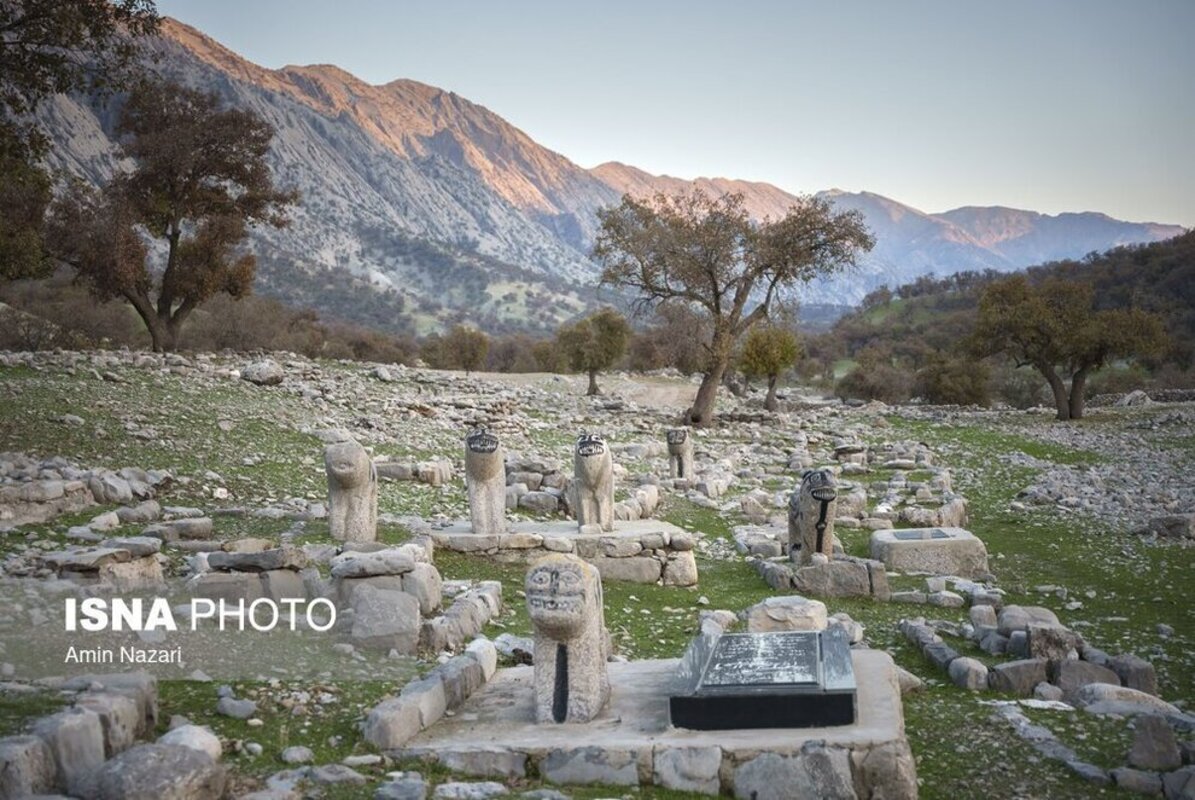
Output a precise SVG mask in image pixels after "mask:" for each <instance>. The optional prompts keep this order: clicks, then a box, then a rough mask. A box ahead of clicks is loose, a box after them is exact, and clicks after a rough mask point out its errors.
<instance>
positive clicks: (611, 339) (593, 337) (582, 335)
mask: <svg viewBox="0 0 1195 800" xmlns="http://www.w3.org/2000/svg"><path fill="white" fill-rule="evenodd" d="M630 338H631V326H630V325H629V324H628V323H627V321H626V318H625V317H623V316H622V314H619V313H618V312H617V311H615V310H614V309H613V308H603V309H602V310H600V311H598V312H597V313H595V314H591V315H590V316H588V317H585V318H584V319H582V320H579V321H577V322H575V323H573V324H572V325H566V326H564V327H562V328H561V329H560V331H559V332H558V333H557V334H556V341H557V343H558V344H559V345H560V348H561V350H563V351H564V354H565V357H566V358H567V359H568V362H569V366H571V367H572V368H573V369H575V370H581V371H584V372H586V373H588V374H589V389H588V391H587V394H590V395H594V394H599V393H600V390H599V389H598V384H597V374H598V373H599V372H601V371H603V370H607V369H610V367H612V366H614V364H615V363H617V361H618V359H620V358H622V356H623V353H625V352H626V349H627V342H629V341H630Z"/></svg>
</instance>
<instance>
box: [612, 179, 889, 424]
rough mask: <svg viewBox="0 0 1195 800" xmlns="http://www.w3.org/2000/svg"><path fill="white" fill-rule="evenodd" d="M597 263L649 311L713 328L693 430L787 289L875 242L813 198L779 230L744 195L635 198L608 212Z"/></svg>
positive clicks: (850, 218) (857, 220) (704, 420)
mask: <svg viewBox="0 0 1195 800" xmlns="http://www.w3.org/2000/svg"><path fill="white" fill-rule="evenodd" d="M598 219H599V221H600V223H601V229H600V232H599V234H598V237H597V240H596V243H595V245H594V251H593V252H594V256H595V257H596V258H597V259H598V260H599V261H601V263H602V265H603V272H602V281H603V282H604V283H606V284H610V285H614V286H620V287H624V288H628V289H631V290H633V291H634V292H636V294H637V295H638V298H637V302H638V303H639V304H640V305H643V306H657V305H659V304H662V303H674V302H681V303H685V304H688V305H691V306H692V307H695V308H699V309H701V310H702V311H704V312H705V313H706V314H707V315H708V316H709V318H710V321H711V328H712V334H711V340H710V341H709V342H707V343H705V345H706V352H707V355H708V358H707V360H706V366H705V373H704V377H703V380H702V383H701V387H700V388H699V389H698V392H697V397H696V399H695V400H694V402H693V407H692V408H691V409H689V412H688V414H687V417H688V421H689V422H691V423H693V424H696V425H703V424H708V423H709V421H710V419H711V418H712V415H713V408H714V400H715V398H716V394H717V389H718V385H719V384H720V383H721V381H722V375H723V373H724V372H725V371H726V367H727V364H728V363H729V361H730V358H731V356H732V355H733V351H734V347H735V343H736V342H737V340H738V338H739V337H740V336H742V335H743V334H744V333H746V331H747V330H749V329H750V328H751V326H752V325H754V324H756V323H757V322H760V321H761V320H764V319H767V318H768V314H769V311H770V309H771V307H772V304H773V302H774V301H775V300H776V299H777V297H778V296H779V294H781V293H782V292H783V290H784V289H786V288H791V287H794V286H795V285H797V284H798V283H801V282H805V281H810V280H812V279H814V278H815V277H818V276H822V275H828V274H831V273H833V272H836V271H838V270H840V269H843V268H845V267H847V266H849V265H851V264H853V263H854V260H855V257H856V255H857V253H858V252H859V251H860V250H867V249H870V248H871V247H872V245H873V244H874V239H873V238H872V237H871V234H870V233H869V232H868V230H867V228H866V226H865V225H864V224H863V219H862V216H861V215H860V214H859V213H858V212H855V211H835V210H834V208H833V207H832V206H831V204H830V203H829V201H827V200H824V199H821V198H814V197H805V198H801V200H800V201H799V202H798V203H797V204H796V205H794V206H793V207H792V208H791V209H789V211H788V213H787V214H786V215H785V216H784V217H782V218H781V219H778V220H763V221H761V222H753V221H752V220H751V219H750V218H749V217H748V215H747V212H746V210H745V209H744V207H743V196H742V195H741V194H726V195H722V196H721V197H711V196H710V195H708V194H706V193H704V192H701V191H695V192H693V193H691V194H678V195H674V196H668V195H664V194H658V195H656V196H655V198H653V199H651V200H638V199H635V198H633V197H631V196H630V195H626V196H624V197H623V199H622V203H621V204H620V205H618V206H614V207H611V208H606V209H603V210H601V211H599V212H598Z"/></svg>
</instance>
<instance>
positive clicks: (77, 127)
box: [43, 18, 1183, 330]
mask: <svg viewBox="0 0 1195 800" xmlns="http://www.w3.org/2000/svg"><path fill="white" fill-rule="evenodd" d="M150 49H151V50H152V51H153V52H154V53H156V54H157V56H158V57H159V58H158V64H157V66H156V68H157V69H158V70H159V71H161V72H162V73H163V74H165V75H166V76H167V77H170V78H172V79H175V80H179V81H180V82H182V83H184V84H186V85H190V86H193V87H196V88H200V89H204V90H206V91H215V92H216V93H217V94H219V95H220V96H221V98H222V99H223V100H224V101H225V102H227V103H229V104H232V105H236V106H239V107H245V108H249V109H251V110H253V111H254V112H256V113H258V114H259V115H260V116H262V117H263V118H264V119H265V120H266V121H267V122H269V123H270V124H271V125H273V126H274V128H275V130H276V137H275V142H274V146H273V148H272V152H271V155H270V160H271V167H272V168H273V170H274V173H275V175H276V176H277V179H278V182H279V183H280V184H283V185H294V186H296V187H297V188H298V189H299V190H300V193H301V195H302V201H301V204H300V206H299V207H297V208H296V209H295V211H294V213H293V214H292V216H293V217H294V224H292V226H291V227H290V228H288V229H286V230H284V231H274V230H264V231H255V232H254V235H253V246H254V248H255V249H256V250H257V252H258V254H259V261H261V262H262V270H261V284H262V288H263V289H264V290H266V291H267V292H269V291H275V292H279V291H281V290H282V289H283V288H284V284H286V282H287V281H288V275H289V276H292V277H293V275H294V274H295V271H303V272H305V273H308V274H310V275H324V277H322V278H319V279H318V280H315V281H314V282H312V284H311V285H318V283H319V281H324V283H325V285H327V281H335V280H336V276H337V275H338V274H342V273H346V272H347V273H348V274H350V275H352V276H355V277H356V278H358V279H362V280H363V281H364V282H365V283H367V284H369V285H372V286H374V287H375V289H376V290H377V291H381V292H383V293H390V294H393V295H394V296H395V297H396V298H399V300H397V301H396V308H401V309H405V311H403V313H408V314H413V315H414V316H415V317H416V318H417V319H416V323H415V324H416V328H417V329H420V330H430V329H433V328H436V327H442V326H443V325H446V324H450V323H452V322H454V321H459V320H460V319H473V320H475V321H478V322H480V323H484V324H487V325H496V326H499V327H501V326H507V327H525V328H536V327H538V328H541V329H547V328H550V327H552V326H554V325H555V324H558V322H559V321H562V320H563V319H567V318H569V317H570V316H573V315H575V314H576V313H578V312H579V311H581V310H583V309H584V308H587V307H592V306H593V305H595V304H596V303H597V302H599V301H601V300H603V299H605V300H609V299H610V298H609V297H605V298H600V297H599V296H598V295H597V294H596V292H597V289H596V283H597V276H598V273H599V267H598V265H596V264H595V263H594V262H593V261H592V259H591V258H590V256H589V250H590V247H591V246H592V242H593V238H594V237H595V236H596V233H597V210H598V209H599V208H601V207H603V206H608V205H612V204H615V203H617V202H618V201H619V199H620V198H621V196H622V195H623V193H624V192H631V193H634V194H654V193H655V191H667V192H676V191H691V190H693V189H695V188H696V189H701V190H703V191H707V192H714V193H723V192H729V191H739V192H742V193H743V194H744V198H745V203H746V206H747V209H748V212H749V213H751V214H752V216H753V217H756V218H759V219H762V218H765V217H773V218H776V217H779V216H782V215H783V214H784V213H785V211H786V210H787V209H788V207H789V206H790V205H792V204H793V203H794V202H797V201H798V200H799V196H798V195H795V194H792V193H789V192H787V191H785V190H783V189H781V188H779V187H777V186H775V185H773V184H770V183H766V182H761V181H744V180H736V179H732V178H718V177H713V178H698V179H695V180H687V179H682V178H674V177H669V176H656V175H651V174H650V173H647V172H645V171H644V170H641V169H639V168H637V167H634V166H632V165H628V164H624V163H620V162H617V161H609V162H605V163H603V164H599V165H597V166H595V167H593V168H590V169H585V168H583V167H581V166H579V165H577V164H576V163H574V162H573V161H571V160H570V159H568V158H567V157H566V156H564V155H562V154H560V153H557V152H555V151H553V150H550V149H549V148H546V147H544V146H542V145H540V144H538V143H537V142H536V141H535V140H534V138H532V137H531V136H530V135H529V134H527V133H526V132H525V131H523V130H521V129H519V128H518V127H516V126H514V125H513V124H511V123H510V122H508V121H507V120H505V119H504V118H503V117H501V116H500V115H499V114H497V113H495V112H493V111H491V110H490V109H488V108H486V107H485V106H482V105H480V104H477V103H474V102H472V101H470V100H469V99H467V98H465V97H462V96H461V95H458V94H456V93H454V92H449V91H446V90H443V89H440V88H438V87H435V86H432V85H430V84H426V83H421V82H419V81H413V80H409V79H405V78H398V79H395V80H393V81H389V82H387V83H385V84H380V85H373V84H369V83H366V82H365V81H362V80H361V79H359V78H357V77H356V76H354V75H352V74H351V73H349V72H347V71H346V70H344V69H342V68H340V67H338V66H336V65H331V64H322V65H319V64H317V65H305V66H304V65H288V66H285V67H282V68H280V69H271V68H267V67H263V66H260V65H257V64H254V63H253V62H251V61H249V60H247V59H245V58H243V57H241V56H240V55H238V54H237V53H235V52H233V51H232V50H231V49H229V48H227V47H225V46H224V45H223V44H221V43H219V42H218V41H216V40H215V39H213V38H211V37H209V36H207V35H206V34H204V33H202V32H201V31H198V30H196V29H195V28H192V27H190V26H187V25H185V24H183V23H181V22H178V21H177V20H173V19H169V18H167V19H165V20H164V22H163V27H162V36H161V37H159V38H158V39H156V40H155V41H154V42H152V43H151V45H150ZM112 117H113V115H112V113H111V112H110V111H108V110H106V109H105V108H104V107H102V106H101V105H99V104H97V103H95V102H90V101H89V100H88V99H87V98H66V97H61V96H60V97H59V98H57V99H56V100H55V102H54V103H51V104H49V106H48V108H47V110H46V111H45V112H43V122H45V123H46V125H47V127H48V129H49V130H50V131H51V134H52V137H51V138H52V139H53V141H54V144H55V150H54V155H53V159H52V160H53V161H54V163H55V165H56V166H61V167H64V168H66V169H69V170H70V171H72V172H75V173H78V174H81V175H84V176H85V177H87V178H88V179H90V180H93V181H97V182H98V181H101V180H103V179H104V178H105V177H106V176H107V175H108V174H110V173H111V172H112V170H113V169H115V168H116V167H117V166H119V164H120V161H119V154H118V152H117V150H116V147H115V142H114V138H113V130H112V127H113V126H112V122H113V119H112ZM818 194H819V196H823V197H827V198H829V199H831V200H832V202H834V203H835V205H836V206H837V207H839V208H854V209H857V210H859V211H860V212H861V213H862V214H863V215H864V217H865V220H866V221H867V223H868V224H869V225H870V226H872V228H873V230H874V231H875V233H876V236H877V246H876V248H875V249H874V250H873V251H872V252H871V253H869V254H866V255H865V256H864V257H863V258H862V259H861V260H860V264H859V267H858V268H857V269H855V270H853V271H851V272H849V273H847V274H844V275H840V276H836V277H835V278H833V279H832V280H828V281H824V282H818V283H817V284H813V285H810V286H808V287H804V288H803V289H802V290H801V292H800V297H801V299H802V300H803V301H805V302H807V303H832V304H841V305H850V304H853V303H855V302H857V301H858V300H860V299H861V298H862V297H863V296H864V295H865V294H866V293H867V292H869V291H871V290H872V289H874V288H876V287H877V286H879V285H881V284H885V283H886V284H888V285H892V286H894V285H897V284H900V283H906V282H908V280H910V279H913V278H915V277H917V276H918V275H920V274H925V273H927V272H936V273H939V274H948V273H949V272H954V271H959V270H966V269H987V268H992V269H1000V270H1009V269H1014V268H1017V267H1020V266H1028V265H1030V264H1031V263H1037V261H1033V260H1032V259H1034V258H1038V257H1039V256H1053V255H1054V254H1059V253H1061V254H1063V255H1064V256H1082V255H1084V254H1085V253H1087V252H1089V251H1091V250H1103V249H1107V247H1109V246H1112V245H1114V244H1119V243H1129V242H1137V241H1154V240H1157V239H1159V238H1166V237H1167V236H1169V235H1176V234H1177V233H1181V232H1182V230H1183V229H1182V228H1180V227H1178V226H1165V225H1156V224H1149V225H1142V224H1139V223H1126V222H1121V221H1119V220H1113V219H1112V218H1110V217H1107V216H1106V215H1103V217H1102V219H1097V218H1096V217H1094V216H1090V215H1085V214H1083V213H1080V214H1076V215H1059V216H1058V217H1049V216H1048V215H1042V214H1038V213H1037V212H1031V211H1021V210H1018V209H1007V208H1005V207H999V206H996V207H987V208H986V209H985V207H979V206H964V207H961V208H960V209H952V210H950V211H947V212H942V213H940V214H927V213H926V212H923V211H920V210H918V209H915V208H913V207H911V206H908V205H905V204H902V203H900V202H898V201H896V200H893V199H891V198H887V197H884V196H882V195H878V194H875V193H871V192H855V193H851V192H841V191H839V190H828V191H827V192H821V193H818ZM1060 237H1069V238H1070V240H1071V241H1070V242H1069V243H1068V242H1066V241H1061V240H1060ZM1079 245H1081V246H1082V248H1081V249H1079ZM1040 260H1046V259H1044V258H1043V259H1040ZM291 282H292V283H294V281H291ZM300 283H301V282H300ZM304 285H306V284H304ZM300 299H302V298H300ZM308 299H309V300H310V302H311V304H312V305H314V306H315V307H317V308H319V307H320V301H321V298H320V297H319V296H316V297H311V298H308ZM348 310H349V312H350V314H351V308H350V309H348ZM396 313H397V312H396Z"/></svg>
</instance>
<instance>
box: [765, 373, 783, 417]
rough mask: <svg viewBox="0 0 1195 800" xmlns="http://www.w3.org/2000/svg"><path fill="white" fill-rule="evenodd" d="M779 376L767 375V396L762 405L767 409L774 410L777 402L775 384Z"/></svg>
mask: <svg viewBox="0 0 1195 800" xmlns="http://www.w3.org/2000/svg"><path fill="white" fill-rule="evenodd" d="M779 378H780V376H779V375H769V376H768V396H767V398H766V399H765V400H764V401H763V407H764V408H766V409H767V410H768V411H775V410H776V405H777V403H776V384H777V382H778V379H779Z"/></svg>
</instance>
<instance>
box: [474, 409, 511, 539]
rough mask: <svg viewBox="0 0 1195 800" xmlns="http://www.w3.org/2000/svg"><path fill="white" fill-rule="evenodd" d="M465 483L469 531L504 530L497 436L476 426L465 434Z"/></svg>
mask: <svg viewBox="0 0 1195 800" xmlns="http://www.w3.org/2000/svg"><path fill="white" fill-rule="evenodd" d="M465 484H466V486H467V488H468V492H469V520H470V522H472V524H473V532H474V533H476V534H481V535H485V536H489V535H496V534H501V533H506V466H505V456H504V454H503V452H502V445H501V443H500V442H499V441H498V437H497V436H495V435H494V434H492V433H490V432H489V431H488V430H486V429H485V428H478V429H476V430H473V431H471V432H470V433H469V435H468V436H467V437H465Z"/></svg>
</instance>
